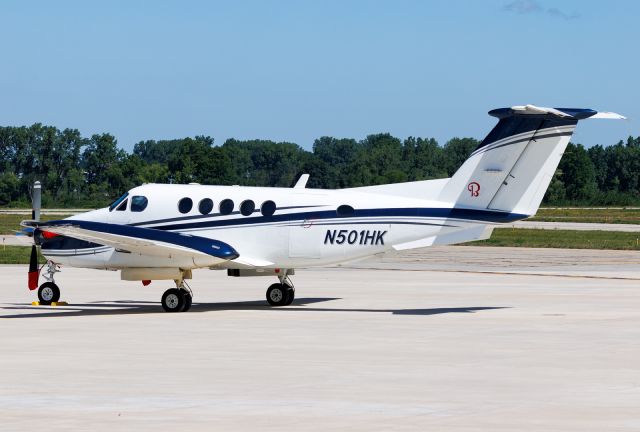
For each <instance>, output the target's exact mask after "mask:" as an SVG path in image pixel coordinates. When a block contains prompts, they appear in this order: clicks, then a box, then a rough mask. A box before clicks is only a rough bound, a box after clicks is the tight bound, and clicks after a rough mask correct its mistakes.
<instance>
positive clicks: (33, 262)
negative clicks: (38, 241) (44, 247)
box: [29, 245, 40, 290]
mask: <svg viewBox="0 0 640 432" xmlns="http://www.w3.org/2000/svg"><path fill="white" fill-rule="evenodd" d="M39 275H40V271H39V270H38V248H37V247H36V245H33V246H31V259H30V260H29V289H30V290H34V289H36V288H38V276H39Z"/></svg>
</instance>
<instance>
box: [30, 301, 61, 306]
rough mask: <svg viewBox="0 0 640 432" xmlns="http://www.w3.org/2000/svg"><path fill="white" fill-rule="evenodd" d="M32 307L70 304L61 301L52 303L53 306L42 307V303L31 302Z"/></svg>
mask: <svg viewBox="0 0 640 432" xmlns="http://www.w3.org/2000/svg"><path fill="white" fill-rule="evenodd" d="M31 306H69V303H67V302H64V301H59V302H51V304H49V305H41V304H40V302H37V301H35V302H31Z"/></svg>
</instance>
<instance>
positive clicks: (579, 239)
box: [465, 228, 640, 250]
mask: <svg viewBox="0 0 640 432" xmlns="http://www.w3.org/2000/svg"><path fill="white" fill-rule="evenodd" d="M465 245H472V246H510V247H530V248H562V249H609V250H640V233H630V232H616V231H570V230H541V229H517V228H497V229H495V230H494V231H493V234H492V235H491V238H490V239H489V240H481V241H475V242H470V243H465Z"/></svg>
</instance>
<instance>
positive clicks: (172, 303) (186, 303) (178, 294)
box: [162, 279, 193, 312]
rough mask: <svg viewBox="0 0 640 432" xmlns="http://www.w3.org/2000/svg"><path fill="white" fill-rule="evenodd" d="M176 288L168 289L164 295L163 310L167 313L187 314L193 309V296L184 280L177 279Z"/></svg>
mask: <svg viewBox="0 0 640 432" xmlns="http://www.w3.org/2000/svg"><path fill="white" fill-rule="evenodd" d="M175 282H176V287H175V288H171V289H168V290H166V291H165V292H164V294H163V295H162V308H163V309H164V310H165V312H186V311H188V310H189V309H191V303H192V300H193V294H192V291H191V287H189V285H188V284H187V282H185V280H184V279H176V281H175Z"/></svg>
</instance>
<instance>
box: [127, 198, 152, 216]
mask: <svg viewBox="0 0 640 432" xmlns="http://www.w3.org/2000/svg"><path fill="white" fill-rule="evenodd" d="M147 204H149V200H148V199H147V197H146V196H140V195H136V196H132V197H131V211H132V212H141V211H144V209H146V208H147Z"/></svg>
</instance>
